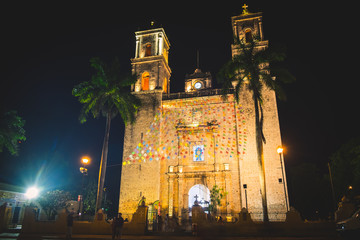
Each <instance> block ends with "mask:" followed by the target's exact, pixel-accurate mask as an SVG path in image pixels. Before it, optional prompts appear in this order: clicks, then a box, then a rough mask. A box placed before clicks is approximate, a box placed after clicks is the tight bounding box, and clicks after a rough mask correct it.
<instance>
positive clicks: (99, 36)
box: [0, 1, 360, 197]
mask: <svg viewBox="0 0 360 240" xmlns="http://www.w3.org/2000/svg"><path fill="white" fill-rule="evenodd" d="M74 2H75V1H72V3H71V4H68V5H67V4H65V3H64V2H62V1H46V2H44V3H42V4H34V3H33V2H32V3H31V4H27V5H22V3H21V4H20V3H19V2H17V3H14V4H13V5H10V4H4V3H3V2H2V3H1V7H0V9H1V14H0V24H1V33H0V34H1V42H2V43H1V45H0V48H1V75H0V76H1V79H0V100H1V105H3V106H5V107H6V108H7V109H8V110H12V109H14V110H17V111H18V114H19V115H20V116H21V117H23V118H24V119H25V120H26V125H25V130H26V137H27V140H26V141H25V142H23V143H22V144H21V145H20V154H19V156H10V155H9V154H8V153H7V152H3V153H0V181H2V182H7V183H12V184H15V185H20V186H27V185H30V184H32V183H33V182H34V181H36V180H37V181H38V184H39V185H40V186H43V188H44V189H51V188H64V187H69V186H74V184H78V179H79V177H80V173H79V170H78V169H79V166H80V164H79V160H80V157H81V156H82V155H89V156H90V157H91V158H92V163H91V166H90V167H89V171H90V175H92V176H96V175H97V174H98V168H99V161H100V155H101V147H102V141H103V137H104V131H105V119H104V118H100V119H95V120H94V119H89V121H88V122H86V123H85V124H80V123H79V121H78V115H79V112H80V108H81V105H80V103H78V101H77V99H76V98H75V97H73V96H72V95H71V90H72V88H73V86H75V85H76V84H78V83H80V82H82V81H87V80H89V79H90V76H91V73H92V69H91V68H90V64H89V59H90V58H91V57H100V58H102V59H104V60H106V61H111V60H112V59H113V58H114V57H116V56H117V57H118V58H119V59H120V61H121V62H122V63H123V66H124V69H125V70H128V71H130V58H132V57H133V56H134V51H135V39H134V32H135V31H137V30H143V29H145V28H146V27H148V26H149V25H150V21H152V20H155V21H156V22H157V24H160V25H161V26H162V27H163V28H164V29H165V32H166V34H167V36H168V38H169V41H170V44H171V47H170V53H169V65H170V67H171V69H172V76H171V79H170V80H171V92H180V91H183V90H184V76H185V74H189V73H192V72H193V71H194V70H195V68H196V51H197V50H199V52H200V68H201V69H202V71H210V72H211V73H212V74H213V78H214V79H215V78H216V73H217V72H218V70H219V69H220V67H221V66H222V65H223V64H224V63H225V62H226V61H227V60H229V59H230V58H231V48H230V44H231V42H232V29H231V21H230V17H231V16H235V15H239V14H241V12H242V8H241V6H242V5H243V4H244V3H246V4H248V5H249V11H250V12H259V11H261V12H263V30H264V37H265V39H267V40H269V41H270V45H271V44H283V45H285V46H286V47H287V56H288V58H287V60H286V61H285V62H284V63H283V66H284V67H286V68H288V69H289V70H290V71H291V72H292V73H293V75H295V77H296V78H297V81H296V83H293V84H291V85H288V86H285V90H286V93H287V97H288V100H287V101H286V102H280V101H279V102H278V107H279V117H280V126H281V133H282V140H283V144H284V146H285V148H286V152H285V161H286V166H287V168H288V169H289V168H291V166H294V165H296V164H299V163H301V162H312V163H316V164H317V165H318V166H319V167H320V168H322V169H325V170H326V162H327V161H328V160H329V156H330V155H331V154H332V153H333V152H334V151H335V150H336V149H337V148H338V147H339V146H340V145H341V144H343V143H345V142H346V141H347V140H349V139H350V138H353V137H356V136H360V128H359V124H358V123H359V121H360V114H359V112H358V104H359V100H358V89H357V88H358V87H357V86H358V85H359V84H358V82H357V81H358V76H359V74H358V69H357V68H358V66H357V61H358V59H357V56H358V53H359V46H358V43H357V41H356V40H357V38H358V37H357V35H358V32H357V30H358V26H357V25H358V24H357V23H358V19H357V17H356V14H355V13H354V10H353V9H355V8H357V7H355V6H350V5H348V6H345V4H342V5H341V4H339V3H335V2H334V3H330V2H328V3H327V4H324V5H319V4H318V5H313V4H312V3H311V2H313V1H216V2H215V3H214V4H212V3H209V2H210V1H204V2H202V4H200V3H196V4H194V3H193V2H194V1H193V2H191V1H189V2H186V1H181V2H180V1H179V2H176V3H172V2H170V1H167V2H166V4H165V5H162V4H161V2H159V1H154V3H150V2H141V1H140V2H138V1H137V2H136V3H127V2H123V1H122V2H120V1H118V3H119V4H117V5H113V4H104V3H102V2H101V4H100V1H99V4H96V5H95V4H94V5H90V4H89V2H90V1H86V2H85V1H83V3H82V4H80V3H78V1H76V4H74ZM120 3H122V4H120ZM220 3H223V4H222V5H219V4H220ZM330 4H331V5H330ZM164 6H167V7H164ZM215 82H216V79H215V80H214V83H213V84H214V85H215V87H219V86H218V85H217V84H215ZM122 139H123V124H122V122H121V119H120V118H119V117H118V118H116V119H114V120H113V124H112V129H111V134H110V146H109V158H108V165H115V166H112V167H109V168H108V172H107V173H108V174H107V180H106V185H107V186H108V189H109V192H111V195H113V196H116V197H117V196H118V192H119V180H120V171H121V167H120V165H116V164H120V163H121V159H122V143H123V141H122ZM135 180H136V179H134V181H135Z"/></svg>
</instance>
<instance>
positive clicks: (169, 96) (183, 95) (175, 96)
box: [162, 89, 234, 100]
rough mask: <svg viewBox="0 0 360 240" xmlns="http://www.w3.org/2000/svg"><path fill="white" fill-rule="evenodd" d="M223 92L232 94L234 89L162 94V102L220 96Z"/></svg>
mask: <svg viewBox="0 0 360 240" xmlns="http://www.w3.org/2000/svg"><path fill="white" fill-rule="evenodd" d="M224 92H225V93H226V94H230V93H233V92H234V89H228V90H225V91H224V90H222V89H205V90H200V91H194V92H178V93H170V94H163V95H162V100H170V99H179V98H193V97H205V96H212V95H221V94H223V93H224Z"/></svg>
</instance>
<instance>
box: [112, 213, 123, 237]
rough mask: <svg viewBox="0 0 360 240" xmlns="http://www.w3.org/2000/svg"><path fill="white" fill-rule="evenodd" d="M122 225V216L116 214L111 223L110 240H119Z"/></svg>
mask: <svg viewBox="0 0 360 240" xmlns="http://www.w3.org/2000/svg"><path fill="white" fill-rule="evenodd" d="M123 225H124V219H123V218H122V214H121V213H118V215H117V217H115V218H114V220H113V222H112V239H115V238H116V239H121V233H122V228H123Z"/></svg>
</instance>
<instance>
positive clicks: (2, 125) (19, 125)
mask: <svg viewBox="0 0 360 240" xmlns="http://www.w3.org/2000/svg"><path fill="white" fill-rule="evenodd" d="M0 115H1V116H0V152H2V151H3V149H4V147H5V148H6V149H7V150H8V151H9V152H10V153H11V155H18V153H19V143H21V141H25V140H26V137H25V130H24V128H23V127H24V125H25V121H24V120H23V119H22V118H21V117H19V116H18V115H17V112H16V111H14V110H13V111H8V112H3V111H1V112H0Z"/></svg>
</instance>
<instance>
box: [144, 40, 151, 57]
mask: <svg viewBox="0 0 360 240" xmlns="http://www.w3.org/2000/svg"><path fill="white" fill-rule="evenodd" d="M148 56H151V44H150V43H148V44H146V48H145V57H148Z"/></svg>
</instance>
